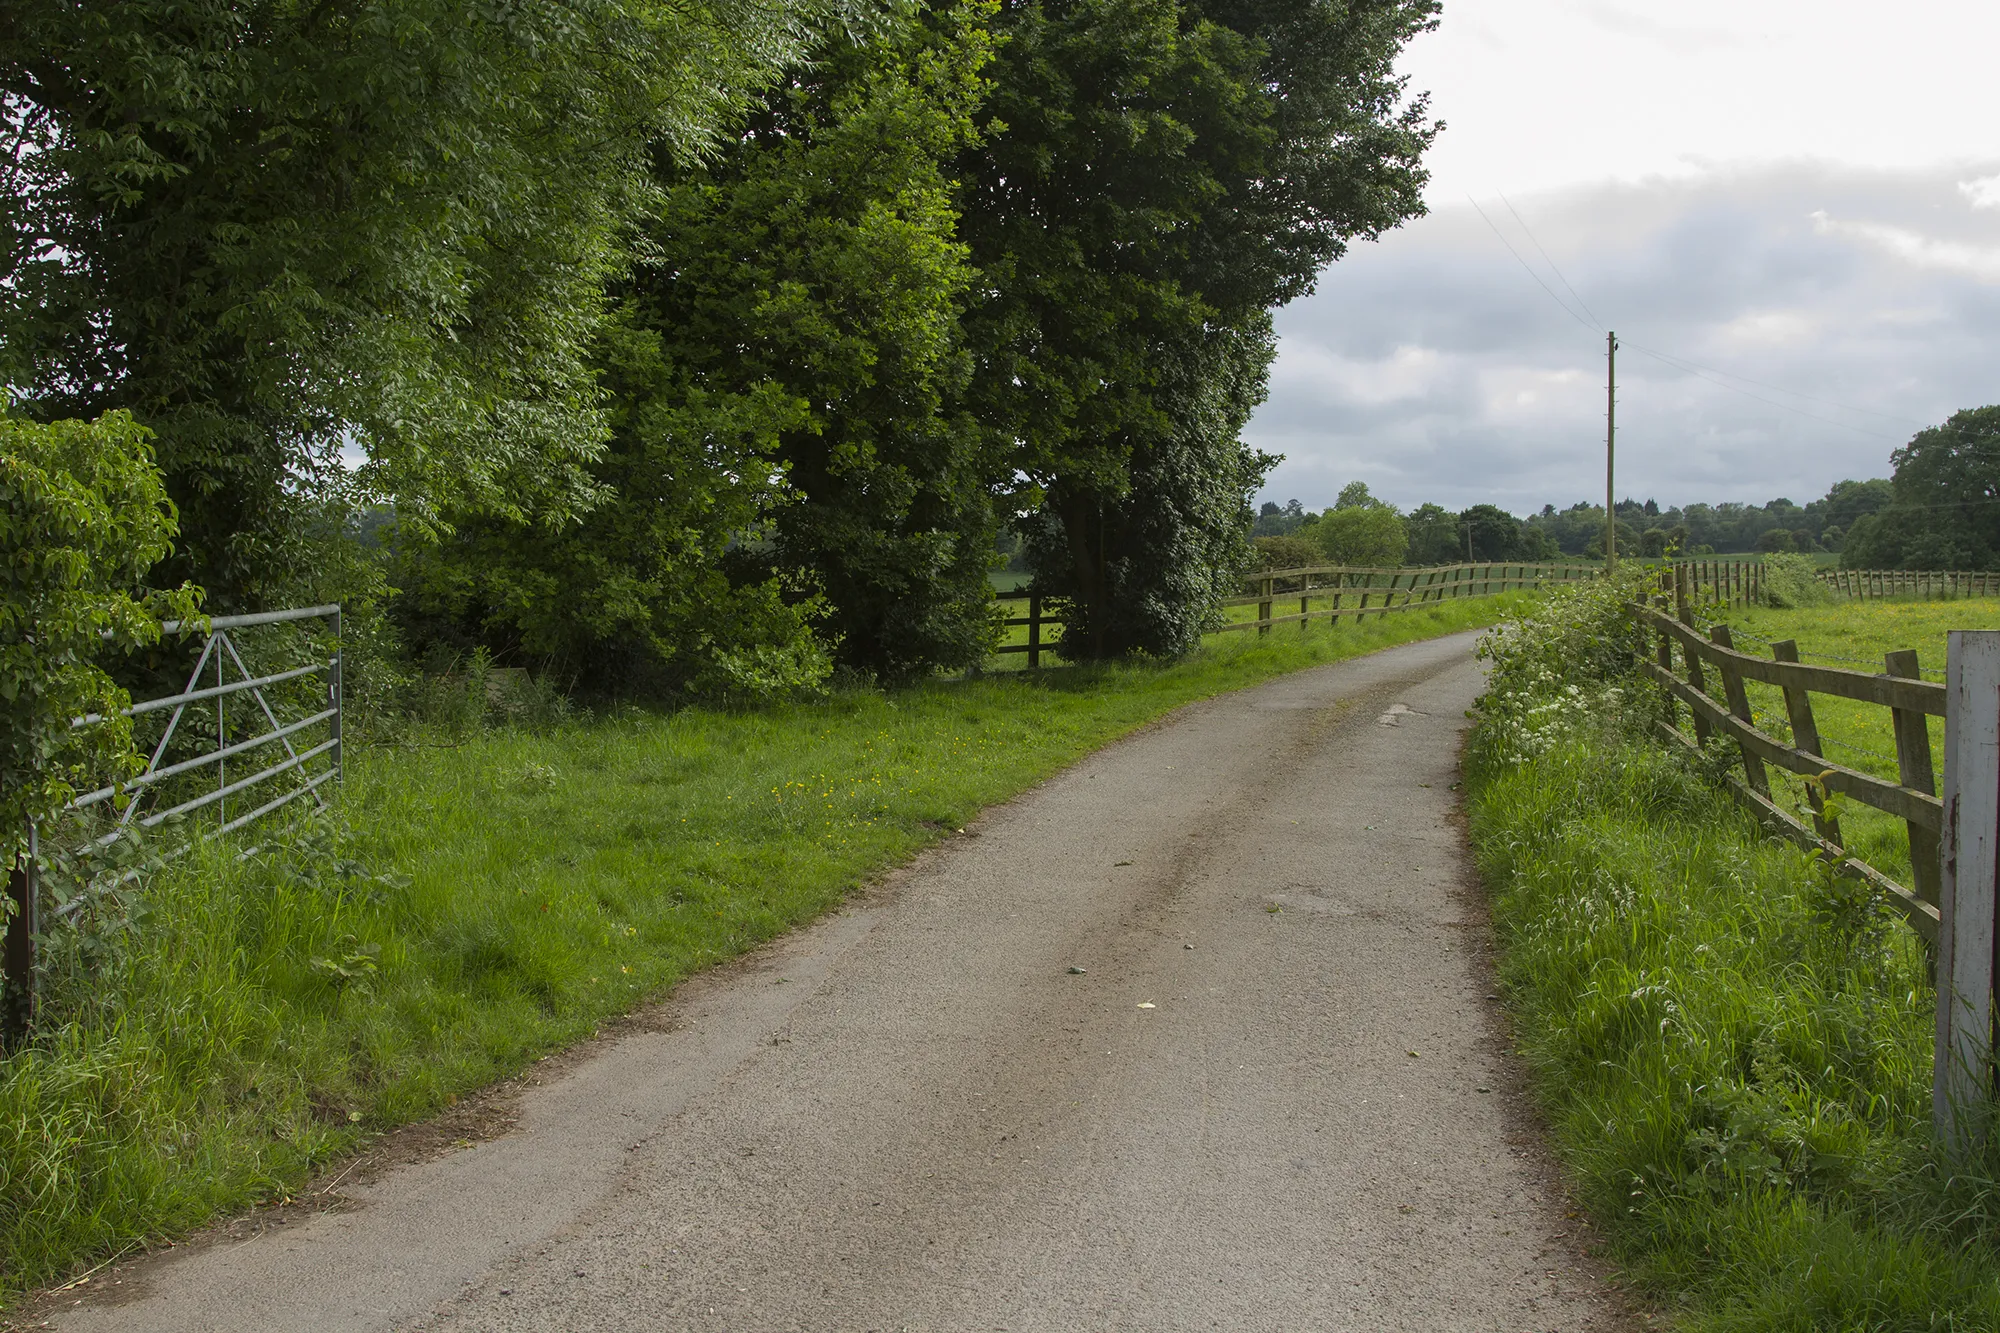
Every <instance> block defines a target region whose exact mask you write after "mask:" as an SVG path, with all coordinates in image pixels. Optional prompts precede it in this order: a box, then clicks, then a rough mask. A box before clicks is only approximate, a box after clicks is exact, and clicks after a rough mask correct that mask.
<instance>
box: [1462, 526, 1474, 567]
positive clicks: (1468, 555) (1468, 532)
mask: <svg viewBox="0 0 2000 1333" xmlns="http://www.w3.org/2000/svg"><path fill="white" fill-rule="evenodd" d="M1459 526H1461V527H1463V528H1464V529H1465V563H1466V564H1468V565H1469V564H1471V563H1472V524H1470V523H1462V524H1460V525H1459Z"/></svg>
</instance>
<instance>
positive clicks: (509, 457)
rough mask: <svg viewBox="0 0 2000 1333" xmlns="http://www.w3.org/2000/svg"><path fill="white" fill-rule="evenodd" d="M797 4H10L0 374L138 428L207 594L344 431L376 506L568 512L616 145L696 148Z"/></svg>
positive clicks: (267, 541)
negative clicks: (379, 497) (382, 497)
mask: <svg viewBox="0 0 2000 1333" xmlns="http://www.w3.org/2000/svg"><path fill="white" fill-rule="evenodd" d="M821 8H823V6H821V5H820V4H819V0H712V2H711V3H708V4H705V5H701V6H694V7H688V6H661V5H655V4H651V3H647V2H646V0H549V2H548V3H536V4H528V5H521V4H513V3H501V2H500V0H323V2H322V3H315V4H310V5H308V4H300V3H295V2H294V0H119V2H118V3H116V4H78V3H74V2H73V0H15V2H14V3H10V4H8V5H6V6H5V7H4V8H0V125H4V129H5V132H6V133H7V134H8V136H9V137H10V140H11V142H10V145H9V147H10V151H8V152H7V153H5V154H4V155H0V171H4V172H5V173H6V175H7V177H8V179H7V180H6V182H5V188H3V189H0V208H4V209H6V210H7V213H8V217H7V223H8V242H9V243H8V248H7V249H6V251H5V252H4V254H0V348H4V360H0V380H4V384H5V386H6V387H7V389H8V390H10V391H11V392H12V393H13V394H14V395H16V397H17V399H18V403H17V407H18V409H19V410H20V411H23V412H26V413H29V414H32V415H36V416H40V417H44V418H48V419H55V418H61V417H72V416H82V417H95V416H96V415H98V414H99V413H100V412H103V411H106V410H110V409H127V410H129V411H130V412H131V413H132V414H133V416H134V418H135V419H136V420H137V421H139V422H141V423H143V424H144V425H146V426H148V427H149V428H150V429H151V430H152V431H153V433H154V437H155V441H156V448H157V450H158V457H159V461H160V464H161V466H162V468H163V469H164V471H165V473H166V477H167V485H168V490H169V492H170V494H171V495H172V497H173V499H174V501H175V503H176V504H177V506H178V508H179V511H180V514H181V545H180V554H179V558H178V560H177V562H176V564H177V566H178V569H177V570H176V573H183V572H192V573H195V574H196V575H198V576H199V577H200V578H201V579H203V580H204V581H205V582H207V583H208V584H210V586H211V588H212V590H214V591H215V592H216V593H217V594H218V596H217V597H216V599H215V600H216V602H217V604H218V606H219V607H223V606H226V605H227V604H229V603H231V602H237V601H242V600H247V599H255V598H257V597H259V596H261V595H266V594H267V593H268V591H269V589H270V587H271V585H272V584H273V582H274V581H275V580H277V579H279V578H281V576H282V572H283V570H284V568H285V567H286V566H287V564H289V563H292V562H295V561H296V560H297V559H298V558H299V557H298V554H297V552H296V551H292V550H290V549H288V548H289V547H290V545H291V544H292V543H293V542H294V540H295V537H296V534H297V532H298V531H300V525H299V523H298V522H297V515H296V514H295V513H293V512H292V509H293V503H294V502H295V501H296V500H297V498H298V497H300V496H301V495H305V494H309V493H310V492H311V489H312V485H313V482H314V481H315V479H318V480H322V481H324V480H328V479H332V478H335V477H336V476H337V475H338V473H337V472H336V463H337V459H338V457H339V455H340V454H341V452H342V451H343V450H346V451H348V452H349V453H350V454H351V453H353V452H355V451H357V450H358V451H360V452H362V453H365V456H366V460H367V463H366V468H365V479H366V481H367V482H368V483H370V484H372V485H373V486H374V487H375V488H377V489H378V490H380V491H383V492H386V493H391V494H393V495H394V496H395V498H396V502H397V505H398V510H399V513H400V514H401V515H402V517H403V519H404V520H405V523H406V524H414V525H416V526H419V527H421V526H423V525H424V524H425V523H426V522H427V521H428V520H429V519H430V518H431V517H432V516H433V515H435V513H436V512H437V511H438V509H439V508H440V507H442V506H444V505H446V504H451V505H456V506H459V507H461V508H465V507H470V508H479V509H487V510H494V511H500V512H523V511H526V510H529V509H536V510H541V511H545V512H550V513H561V512H564V511H574V510H577V509H581V508H584V507H587V504H588V501H589V499H590V497H591V494H592V488H591V482H590V477H589V473H588V470H587V467H586V464H587V462H588V460H589V459H590V458H591V457H592V456H593V455H594V454H595V452H596V451H597V448H598V446H599V444H600V442H601V440H602V439H603V436H604V421H603V417H602V415H601V413H600V410H599V407H598V404H597V400H596V394H595V389H594V386H593V383H592V379H591V374H590V371H589V368H588V366H587V365H586V361H585V352H586V350H587V348H588V347H589V346H590V344H591V340H592V338H593V337H594V335H595V333H596V330H597V327H598V322H599V314H600V291H601V288H602V284H603V281H604V279H605V278H606V277H607V275H609V274H611V273H614V272H616V271H618V270H619V269H621V268H622V264H623V247H622V243H621V237H622V232H623V230H624V229H625V228H626V227H627V226H628V225H629V223H630V222H631V220H632V219H633V218H634V217H635V216H636V215H637V214H638V213H639V212H640V211H641V209H642V208H643V207H644V205H645V204H646V202H647V200H648V197H649V194H650V190H651V176H650V172H649V162H648V160H647V157H646V150H647V148H648V146H649V145H651V146H654V147H656V148H657V147H664V149H665V151H666V152H667V153H668V155H670V156H672V157H675V158H677V159H686V158H689V157H691V156H692V155H693V154H695V153H696V152H697V151H698V150H700V149H701V148H702V147H703V146H704V145H705V144H706V143H707V141H708V140H709V138H710V136H711V133H712V130H713V128H714V126H715V125H716V124H717V123H718V121H719V120H720V119H721V117H722V115H723V113H724V112H725V111H727V110H728V109H729V108H731V107H732V106H734V105H735V104H737V103H738V102H739V101H740V99H741V97H742V95H743V94H744V92H745V91H746V90H747V89H750V88H753V87H755V86H757V85H758V84H760V83H761V82H763V81H765V80H766V79H768V78H769V77H770V76H771V75H772V74H773V73H775V72H776V71H777V70H778V69H779V68H781V67H782V66H783V65H784V64H785V63H786V62H788V61H790V60H792V59H794V58H796V56H797V55H798V53H799V52H800V51H801V49H803V46H804V44H805V43H806V42H807V41H808V40H809V39H810V34H811V29H812V26H813V20H814V18H815V16H816V13H817V11H818V10H819V9H821Z"/></svg>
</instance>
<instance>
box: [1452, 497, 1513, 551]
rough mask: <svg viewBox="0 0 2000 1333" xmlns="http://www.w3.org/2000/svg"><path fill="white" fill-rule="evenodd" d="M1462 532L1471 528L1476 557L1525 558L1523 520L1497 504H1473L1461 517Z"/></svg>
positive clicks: (1459, 517)
mask: <svg viewBox="0 0 2000 1333" xmlns="http://www.w3.org/2000/svg"><path fill="white" fill-rule="evenodd" d="M1458 522H1459V525H1460V530H1461V531H1468V530H1469V531H1470V533H1471V546H1472V558H1473V559H1474V560H1521V559H1525V558H1526V554H1525V551H1524V549H1523V543H1522V537H1521V520H1520V519H1518V518H1515V517H1514V516H1513V515H1512V514H1510V513H1508V512H1507V511H1506V510H1504V509H1502V508H1500V507H1499V506H1498V505H1490V504H1482V505H1474V506H1472V508H1470V509H1468V510H1466V511H1465V512H1464V513H1462V514H1460V515H1459V516H1458Z"/></svg>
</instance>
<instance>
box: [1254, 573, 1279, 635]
mask: <svg viewBox="0 0 2000 1333" xmlns="http://www.w3.org/2000/svg"><path fill="white" fill-rule="evenodd" d="M1274 581H1275V580H1273V579H1272V578H1271V576H1270V575H1269V574H1266V575H1265V576H1264V577H1263V579H1262V580H1261V581H1260V582H1259V583H1258V584H1257V595H1258V596H1259V597H1260V598H1262V599H1263V600H1262V601H1260V602H1258V603H1257V632H1258V633H1259V634H1269V633H1270V632H1271V584H1272V583H1273V582H1274Z"/></svg>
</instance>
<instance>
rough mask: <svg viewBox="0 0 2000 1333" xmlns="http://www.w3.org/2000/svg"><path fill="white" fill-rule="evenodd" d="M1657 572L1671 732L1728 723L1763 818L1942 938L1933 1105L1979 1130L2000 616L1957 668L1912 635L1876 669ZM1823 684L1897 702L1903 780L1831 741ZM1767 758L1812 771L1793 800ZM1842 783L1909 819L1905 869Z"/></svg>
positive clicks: (1638, 608) (1737, 785)
mask: <svg viewBox="0 0 2000 1333" xmlns="http://www.w3.org/2000/svg"><path fill="white" fill-rule="evenodd" d="M1662 586H1663V587H1665V588H1667V589H1670V591H1671V610H1670V609H1669V605H1670V604H1669V595H1668V594H1667V593H1665V592H1663V593H1661V594H1659V595H1657V596H1655V597H1654V598H1653V599H1652V600H1651V601H1650V603H1649V602H1647V601H1643V600H1642V601H1638V602H1635V603H1633V605H1632V614H1633V615H1634V617H1635V618H1636V619H1637V620H1638V622H1639V623H1640V624H1641V625H1642V626H1644V627H1645V628H1647V629H1649V630H1651V631H1652V633H1653V636H1654V639H1655V656H1654V658H1653V660H1651V661H1648V662H1646V663H1644V666H1645V670H1646V673H1647V674H1648V675H1649V676H1650V677H1651V678H1652V679H1653V680H1654V681H1655V682H1656V683H1657V684H1658V685H1659V686H1660V688H1661V691H1662V696H1663V705H1664V709H1663V715H1662V717H1661V718H1660V720H1659V722H1658V729H1659V731H1660V733H1661V735H1662V736H1663V737H1665V738H1666V739H1667V740H1668V741H1669V742H1670V743H1673V744H1675V745H1679V746H1683V747H1686V748H1688V749H1691V750H1701V749H1703V748H1705V747H1706V746H1707V745H1708V743H1709V742H1710V741H1711V740H1712V739H1714V738H1717V737H1719V738H1722V739H1723V740H1725V741H1727V742H1732V743H1733V744H1734V748H1735V751H1736V755H1737V763H1738V765H1739V769H1740V775H1738V774H1731V775H1730V776H1729V778H1728V782H1729V787H1730V789H1731V791H1732V792H1734V793H1735V795H1736V797H1737V798H1738V799H1739V800H1740V801H1741V802H1742V803H1743V804H1744V805H1746V806H1748V807H1749V808H1750V809H1751V810H1752V811H1753V812H1754V813H1755V814H1756V815H1757V816H1758V817H1759V818H1760V819H1761V820H1762V821H1763V823H1764V824H1765V826H1766V827H1768V828H1770V829H1771V830H1772V831H1773V832H1775V833H1778V834H1780V835H1782V836H1784V837H1786V838H1789V839H1791V840H1792V841H1794V842H1796V843H1798V844H1799V845H1801V846H1803V847H1806V848H1807V849H1809V850H1811V851H1813V852H1815V853H1817V854H1818V855H1819V856H1820V857H1821V858H1822V859H1823V861H1824V863H1825V864H1826V865H1827V866H1828V867H1829V868H1831V869H1832V870H1833V871H1834V872H1835V873H1837V874H1840V875H1844V876H1847V877H1849V878H1853V879H1857V880H1860V881H1862V882H1864V883H1866V884H1868V885H1870V886H1872V887H1874V888H1875V889H1876V890H1878V891H1880V892H1881V893H1882V894H1883V895H1884V896H1885V897H1886V898H1887V900H1888V901H1890V902H1892V903H1893V904H1895V906H1896V907H1897V908H1899V909H1900V910H1901V912H1902V914H1903V916H1904V917H1905V918H1906V919H1907V920H1908V921H1909V923H1910V925H1911V926H1912V927H1913V928H1915V930H1916V931H1917V933H1918V934H1919V935H1920V936H1922V937H1923V939H1924V940H1925V941H1926V942H1927V943H1928V944H1929V945H1930V946H1931V948H1932V950H1933V956H1934V957H1935V959H1936V963H1937V970H1936V975H1937V986H1938V1029H1937V1059H1936V1065H1935V1070H1934V1074H1933V1088H1932V1097H1933V1107H1934V1111H1935V1116H1936V1120H1937V1125H1938V1130H1939V1133H1940V1134H1941V1135H1942V1136H1944V1137H1945V1138H1946V1139H1947V1140H1948V1141H1951V1142H1954V1143H1961V1144H1962V1143H1964V1142H1965V1141H1966V1140H1967V1139H1968V1138H1969V1137H1970V1136H1972V1135H1973V1134H1975V1133H1978V1132H1981V1127H1982V1126H1983V1125H1984V1123H1985V1117H1986V1116H1987V1114H1988V1110H1987V1108H1988V1107H1989V1106H1990V1105H1991V1104H1992V1102H1993V1098H1994V1094H1995V1090H1996V1088H1995V1076H1994V1066H1993V1027H1992V1025H1993V1018H1994V1014H1995V1010H1994V1001H1993V987H1994V973H1995V958H1994V947H1995V940H1996V935H1995V916H1996V906H1997V905H2000V904H1996V875H2000V758H1996V756H2000V631H1954V632H1953V633H1952V634H1951V635H1950V636H1949V649H1948V652H1947V657H1946V661H1947V667H1946V673H1947V676H1948V680H1947V682H1946V683H1945V684H1943V685H1939V684H1935V683H1933V682H1930V681H1926V680H1923V679H1921V669H1920V664H1919V662H1918V659H1917V654H1916V652H1915V651H1913V650H1907V649H1906V650H1903V651H1899V652H1892V653H1889V654H1887V655H1886V656H1885V658H1884V660H1883V670H1882V672H1881V673H1880V674H1870V673H1868V672H1863V671H1849V670H1845V669H1842V668H1839V667H1829V666H1816V665H1808V664H1806V663H1802V662H1800V661H1799V660H1798V657H1799V654H1798V646H1797V645H1796V644H1795V643H1793V642H1791V641H1789V640H1788V641H1783V642H1779V643H1774V644H1772V645H1771V656H1770V657H1768V658H1766V657H1760V656H1757V655H1755V654H1752V653H1746V652H1742V651H1740V650H1738V649H1737V647H1736V646H1735V643H1734V641H1733V637H1732V635H1731V632H1730V629H1729V626H1727V625H1724V624H1710V625H1708V626H1707V627H1706V629H1704V628H1702V627H1701V625H1700V624H1699V619H1700V618H1699V615H1698V613H1697V611H1696V609H1695V607H1696V599H1695V594H1696V592H1697V589H1698V585H1697V583H1696V580H1695V578H1694V577H1693V576H1692V574H1691V573H1690V572H1689V571H1687V570H1686V568H1685V567H1677V568H1676V569H1674V570H1673V571H1671V572H1664V571H1663V584H1662ZM1746 682H1761V683H1763V684H1766V685H1770V686H1775V687H1776V688H1777V689H1778V690H1779V691H1780V692H1781V694H1782V697H1783V700H1784V708H1785V720H1786V725H1787V728H1788V729H1789V731H1790V733H1791V734H1790V738H1789V739H1785V738H1781V737H1779V736H1776V735H1773V734H1771V732H1769V731H1767V730H1765V729H1764V728H1763V727H1761V726H1759V725H1758V722H1759V719H1758V718H1757V716H1756V715H1755V714H1754V712H1753V711H1752V708H1751V705H1750V699H1749V693H1748V691H1747V689H1746ZM1816 694H1817V695H1825V696H1830V697H1834V698H1840V699H1848V700H1853V701H1855V702H1858V703H1862V704H1868V705H1872V706H1875V707H1880V708H1886V709H1888V710H1889V724H1890V730H1891V732H1892V733H1893V735H1894V736H1895V740H1896V767H1897V776H1896V780H1895V781H1893V782H1892V781H1889V780H1887V779H1884V778H1881V777H1877V776H1875V775H1873V774H1870V773H1864V772H1862V771H1860V770H1859V769H1856V768H1853V767H1850V766H1848V765H1845V764H1842V763H1839V762H1838V761H1836V760H1833V759H1829V758H1828V757H1827V756H1826V754H1825V748H1826V746H1825V742H1824V741H1823V740H1822V738H1821V736H1820V730H1819V726H1818V724H1817V721H1816V719H1815V717H1814V714H1813V704H1812V700H1813V696H1814V695H1816ZM1683 710H1685V716H1686V719H1687V721H1686V729H1685V730H1684V729H1683V725H1682V716H1683ZM1933 717H1938V718H1943V719H1944V722H1945V725H1944V736H1945V747H1944V748H1945V754H1944V773H1943V784H1942V791H1943V795H1942V796H1940V795H1939V791H1940V786H1939V782H1938V776H1939V775H1938V772H1937V769H1936V766H1935V764H1934V760H1933V752H1932V747H1931V736H1930V725H1929V721H1928V719H1930V718H1933ZM1767 766H1769V767H1770V768H1778V769H1782V770H1784V771H1785V772H1788V773H1792V774H1796V775H1797V776H1799V777H1800V778H1803V779H1805V803H1804V806H1803V807H1802V808H1800V810H1799V812H1798V813H1796V814H1795V813H1794V812H1793V811H1792V810H1787V809H1786V808H1785V807H1784V806H1783V805H1781V804H1780V803H1779V801H1778V800H1777V799H1776V797H1774V795H1773V792H1772V787H1771V781H1770V774H1769V768H1767ZM1834 793H1838V794H1840V795H1842V796H1844V797H1846V798H1848V799H1850V800H1852V801H1854V802H1857V803H1859V804H1861V805H1865V806H1868V807H1871V808H1873V809H1875V810H1879V811H1881V812H1883V813H1884V814H1887V815H1890V816H1892V817H1894V818H1896V819H1899V820H1901V821H1902V822H1903V827H1904V830H1905V836H1906V837H1907V839H1908V846H1909V853H1910V867H1911V870H1910V880H1911V882H1910V883H1909V884H1901V883H1898V882H1897V881H1896V880H1894V879H1892V878H1891V877H1890V876H1889V875H1887V874H1885V873H1884V872H1883V871H1882V870H1881V869H1880V868H1879V867H1877V866H1874V865H1871V864H1869V863H1868V862H1867V861H1865V860H1863V859H1862V858H1860V857H1858V856H1855V855H1853V854H1852V853H1851V851H1850V850H1849V848H1848V847H1847V844H1846V840H1845V838H1844V837H1843V835H1842V830H1841V827H1840V820H1839V816H1838V813H1837V811H1836V810H1835V808H1834V807H1833V806H1832V805H1831V804H1830V803H1829V802H1828V799H1827V798H1828V796H1829V795H1831V794H1834ZM1802 816H1803V817H1802Z"/></svg>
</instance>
